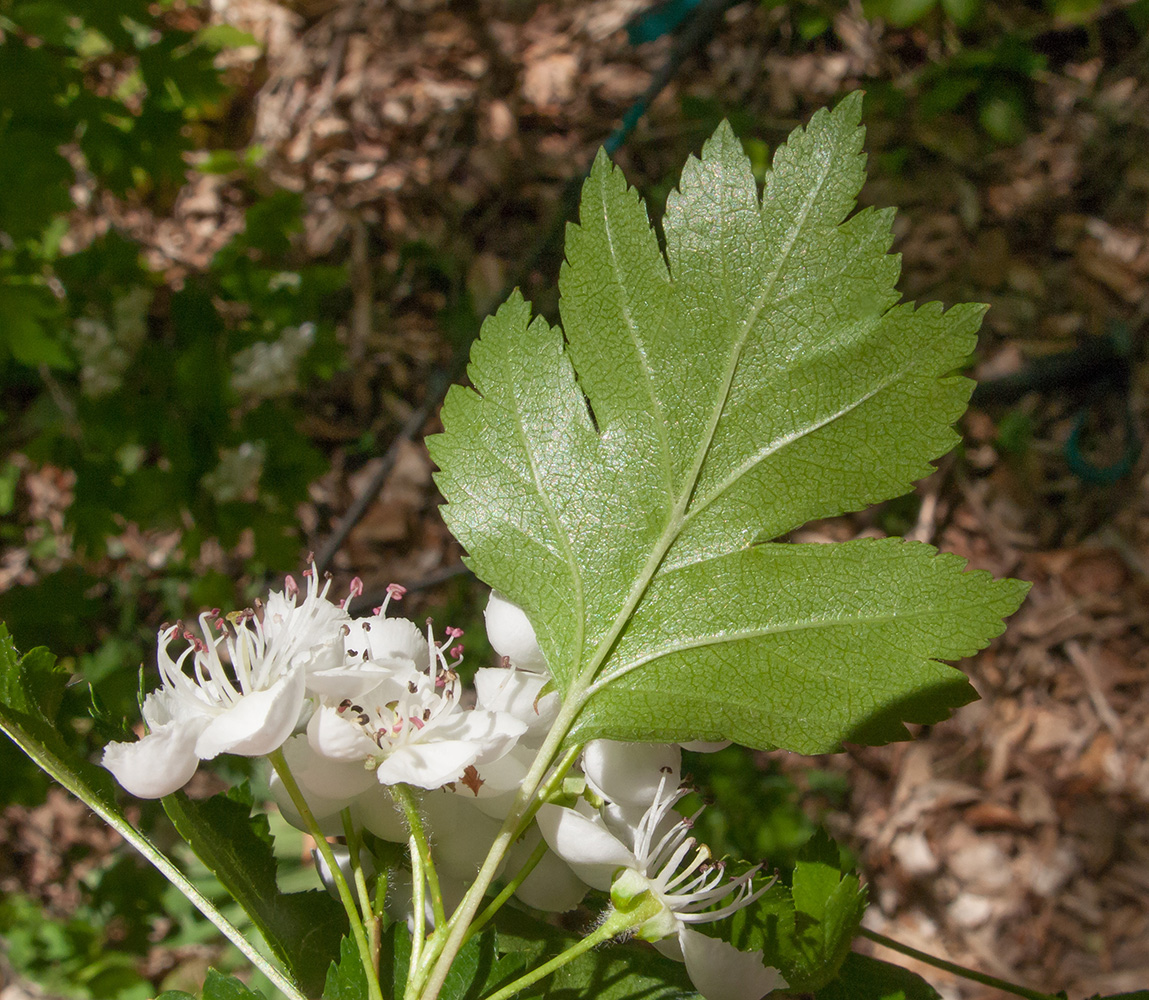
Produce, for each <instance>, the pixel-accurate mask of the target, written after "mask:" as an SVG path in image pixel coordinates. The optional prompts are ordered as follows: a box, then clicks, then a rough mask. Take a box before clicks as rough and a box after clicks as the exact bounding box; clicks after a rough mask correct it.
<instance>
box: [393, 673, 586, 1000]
mask: <svg viewBox="0 0 1149 1000" xmlns="http://www.w3.org/2000/svg"><path fill="white" fill-rule="evenodd" d="M584 701H585V697H583V696H580V695H577V694H574V693H573V692H572V693H568V695H567V699H566V700H564V701H563V703H562V707H561V708H560V709H559V714H558V717H557V718H556V719H555V722H554V725H553V726H552V728H551V731H550V732H549V733H548V734H547V738H546V740H545V741H544V742H543V745H542V746H541V747H540V748H539V752H538V753H537V754H536V755H535V759H534V763H532V764H531V767H530V770H528V771H527V774H526V777H525V778H523V783H522V785H521V786H520V787H519V791H518V794H517V795H516V796H515V800H514V802H513V803H512V805H511V810H510V812H509V813H508V814H507V818H506V819H505V820H503V825H502V826H501V827H500V828H499V832H498V833H497V834H496V835H495V841H494V843H493V844H492V845H491V849H490V851H489V852H488V853H487V857H486V859H485V860H484V861H483V865H482V867H481V868H480V869H479V873H478V874H477V875H476V876H475V881H474V882H472V883H471V887H470V889H468V890H467V892H466V894H465V895H464V896H463V900H462V902H460V903H459V906H458V908H457V909H456V910H455V912H454V913H453V914H452V915H451V920H450V922H449V923H448V925H447V926H448V927H449V932H448V934H447V935H446V936H445V937H444V938H443V939H442V940H438V939H439V938H440V935H438V934H437V935H436V939H437V940H436V948H437V951H438V957H437V960H436V962H435V966H434V968H433V969H432V970H431V972H430V975H429V976H428V978H427V980H426V982H425V983H419V984H418V985H417V987H416V990H415V991H414V993H413V994H412V995H413V996H419V997H421V998H423V1000H435V998H436V997H438V995H439V991H440V990H441V989H442V988H443V983H444V982H445V981H446V979H447V973H448V972H449V971H450V969H451V963H452V962H453V961H454V960H455V956H456V955H457V954H458V953H459V949H460V948H462V947H463V941H464V940H465V939H466V936H467V928H468V927H470V925H471V921H472V920H474V919H475V915H476V914H477V913H478V912H479V907H480V905H481V904H482V902H483V897H484V896H485V895H486V893H487V890H488V889H489V888H490V886H491V883H492V882H493V881H494V880H495V875H496V874H497V873H498V870H499V865H500V864H501V863H502V860H503V856H504V855H505V854H506V853H507V850H508V849H509V848H510V846H511V844H512V843H513V842H514V840H515V838H516V837H517V836H518V833H519V830H520V829H521V828H522V824H523V821H524V819H525V818H526V816H527V814H528V813H529V812H530V811H531V809H532V807H533V806H534V804H535V792H536V791H537V789H538V787H539V785H540V784H541V783H542V781H543V778H544V777H545V776H546V773H547V769H548V768H549V767H550V765H551V761H552V760H554V758H555V755H556V754H557V753H558V752H559V747H561V746H562V743H563V740H564V739H566V734H567V732H568V731H569V730H570V727H571V726H572V725H573V724H574V720H575V719H576V718H577V716H578V714H579V712H580V711H582V707H583V704H584Z"/></svg>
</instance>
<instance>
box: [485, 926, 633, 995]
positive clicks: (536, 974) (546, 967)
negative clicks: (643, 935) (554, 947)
mask: <svg viewBox="0 0 1149 1000" xmlns="http://www.w3.org/2000/svg"><path fill="white" fill-rule="evenodd" d="M645 919H646V917H642V918H641V919H637V920H636V917H635V914H634V913H620V912H619V911H618V910H610V911H609V912H608V913H607V916H606V920H604V921H603V922H602V923H601V924H599V926H598V927H597V928H596V929H595V930H594V931H592V932H591V933H590V934H588V935H587V936H586V937H584V938H583V939H582V940H581V941H579V942H578V943H577V944H574V945H571V947H569V948H568V949H567V950H566V951H564V952H561V953H560V954H558V955H556V956H555V957H554V958H552V959H551V960H550V961H549V962H544V963H543V964H542V965H540V966H539V967H538V968H535V969H531V971H530V972H528V973H527V974H526V975H524V976H520V977H519V978H518V979H516V980H515V981H514V982H513V983H510V984H509V985H507V986H504V987H503V988H502V989H501V990H499V991H498V992H496V993H492V994H491V995H490V996H489V997H487V998H486V1000H507V998H508V997H513V996H514V995H515V994H516V993H518V992H519V991H520V990H524V989H526V988H527V987H528V986H530V985H531V984H532V983H537V982H538V981H539V980H540V979H543V978H545V977H546V976H549V975H550V974H551V973H552V972H556V971H557V970H559V969H561V968H562V967H563V966H564V965H566V964H567V963H568V962H571V961H573V960H574V959H576V958H578V957H579V955H582V954H583V953H584V952H588V951H590V950H591V948H595V947H597V946H598V945H600V944H602V943H604V942H605V941H609V940H610V939H611V938H614V937H618V935H620V934H625V933H626V932H627V931H629V930H631V929H633V928H635V927H637V926H638V925H639V924H640V923H642V922H643V920H645Z"/></svg>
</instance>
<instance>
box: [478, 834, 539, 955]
mask: <svg viewBox="0 0 1149 1000" xmlns="http://www.w3.org/2000/svg"><path fill="white" fill-rule="evenodd" d="M546 853H547V842H546V841H545V840H540V841H539V842H538V843H537V844H536V845H535V849H534V850H533V851H531V856H530V857H529V858H527V860H526V862H525V863H524V865H523V867H522V868H520V869H519V871H518V874H517V875H515V877H514V878H513V879H511V880H510V881H509V882H508V883H507V884H506V885H505V886H503V889H502V891H501V892H500V893H499V894H498V895H497V896H496V897H495V898H494V899H492V900H491V902H490V903H488V904H487V908H486V909H485V910H483V912H482V913H480V914H479V915H478V916H477V917H475V919H474V920H472V921H471V924H470V926H469V927H468V928H467V934H466V936H465V937H464V938H463V944H466V943H467V942H468V941H470V940H471V938H473V937H474V936H475V935H476V934H478V933H479V931H481V930H482V929H483V928H484V927H485V926H486V925H487V924H488V923H490V921H491V918H492V917H494V915H495V914H496V913H498V912H499V910H500V909H501V908H502V906H503V904H504V903H505V902H506V901H507V900H508V899H510V898H511V897H512V896H513V895H514V894H515V891H516V890H517V889H518V888H519V886H520V885H522V884H523V882H525V881H526V879H527V876H528V875H530V873H531V872H533V871H534V870H535V867H536V866H537V865H538V863H539V862H540V861H542V860H543V855H544V854H546Z"/></svg>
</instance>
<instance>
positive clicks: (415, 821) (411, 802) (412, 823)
mask: <svg viewBox="0 0 1149 1000" xmlns="http://www.w3.org/2000/svg"><path fill="white" fill-rule="evenodd" d="M391 794H392V796H394V797H395V798H396V799H398V801H399V805H400V806H402V807H403V815H404V817H405V818H406V820H407V829H408V831H410V834H411V837H412V838H413V840H414V843H415V845H416V846H417V847H418V850H419V855H420V857H421V858H422V859H423V875H424V877H425V878H426V879H427V888H428V889H429V890H430V893H431V912H432V913H433V914H434V915H435V926H436V927H442V926H443V925H444V924H445V923H446V922H447V914H446V913H445V912H444V910H443V893H442V892H441V891H440V890H439V875H438V873H437V872H436V871H435V861H434V859H433V858H432V857H431V848H430V847H429V846H428V845H427V834H426V831H425V830H424V829H423V817H422V816H420V815H419V807H418V805H417V804H416V802H415V796H414V794H413V793H412V792H411V789H410V787H409V786H408V785H402V784H400V785H392V786H391Z"/></svg>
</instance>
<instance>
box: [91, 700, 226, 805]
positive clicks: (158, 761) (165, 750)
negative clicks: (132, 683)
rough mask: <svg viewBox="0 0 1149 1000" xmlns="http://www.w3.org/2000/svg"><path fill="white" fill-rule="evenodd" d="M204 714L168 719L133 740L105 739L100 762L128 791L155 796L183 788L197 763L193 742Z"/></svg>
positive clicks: (202, 721) (203, 721)
mask: <svg viewBox="0 0 1149 1000" xmlns="http://www.w3.org/2000/svg"><path fill="white" fill-rule="evenodd" d="M207 721H208V720H207V718H206V717H200V718H199V719H198V720H191V721H190V722H169V723H167V724H166V725H163V726H159V727H158V728H156V729H154V730H153V731H152V732H150V733H149V734H148V735H147V736H145V737H144V738H143V739H140V740H137V741H136V742H135V743H109V744H108V745H107V746H106V747H104V756H103V759H102V760H101V763H102V764H103V765H104V767H106V768H107V769H108V770H109V771H111V772H112V774H113V775H114V776H115V779H116V781H118V782H119V783H120V784H121V785H122V786H123V787H124V788H125V789H126V790H127V791H128V792H130V793H131V794H132V795H134V796H136V797H137V798H140V799H159V798H163V797H164V796H165V795H171V794H172V792H174V791H176V790H177V789H180V788H183V786H184V785H186V784H187V783H188V782H189V781H190V780H191V777H192V775H193V774H195V772H196V768H197V767H199V757H197V756H196V753H195V743H196V739H197V738H198V736H199V732H200V730H201V729H203V727H204V726H205V725H206V724H207Z"/></svg>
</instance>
